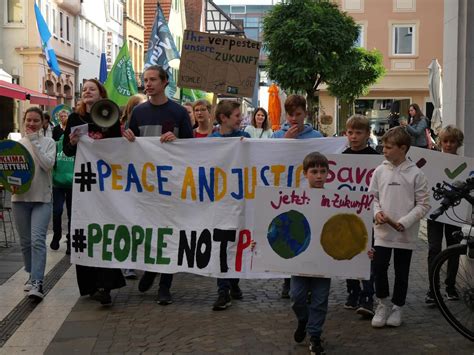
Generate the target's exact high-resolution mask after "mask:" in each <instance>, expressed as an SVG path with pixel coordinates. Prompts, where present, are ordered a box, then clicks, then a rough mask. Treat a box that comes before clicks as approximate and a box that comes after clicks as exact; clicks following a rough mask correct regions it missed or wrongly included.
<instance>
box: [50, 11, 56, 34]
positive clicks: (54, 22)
mask: <svg viewBox="0 0 474 355" xmlns="http://www.w3.org/2000/svg"><path fill="white" fill-rule="evenodd" d="M51 21H52V23H53V26H52V27H53V34H54V35H55V34H56V9H53V14H52V16H51Z"/></svg>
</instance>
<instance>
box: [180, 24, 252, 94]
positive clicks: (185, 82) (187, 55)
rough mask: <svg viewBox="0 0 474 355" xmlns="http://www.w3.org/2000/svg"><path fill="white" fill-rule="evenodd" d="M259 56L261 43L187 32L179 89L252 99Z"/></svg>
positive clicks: (185, 34)
mask: <svg viewBox="0 0 474 355" xmlns="http://www.w3.org/2000/svg"><path fill="white" fill-rule="evenodd" d="M259 55H260V43H259V42H257V41H253V40H251V39H248V38H239V37H233V36H224V35H217V34H211V33H204V32H197V31H191V30H185V31H184V41H183V48H182V51H181V62H180V66H179V77H178V86H179V87H182V88H190V89H200V90H204V91H208V92H213V93H217V94H226V95H231V96H247V97H251V96H252V95H253V90H254V86H255V78H256V76H257V65H258V58H259Z"/></svg>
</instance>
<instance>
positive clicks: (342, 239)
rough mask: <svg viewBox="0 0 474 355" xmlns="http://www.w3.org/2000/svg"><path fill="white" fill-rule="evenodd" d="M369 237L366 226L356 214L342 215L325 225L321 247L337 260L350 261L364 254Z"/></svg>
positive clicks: (333, 217) (331, 219)
mask: <svg viewBox="0 0 474 355" xmlns="http://www.w3.org/2000/svg"><path fill="white" fill-rule="evenodd" d="M368 239H369V237H368V234H367V228H365V224H364V222H363V221H362V219H360V218H359V217H358V216H356V215H355V214H348V213H341V214H337V215H334V216H332V217H331V218H329V219H328V220H327V222H326V223H324V226H323V230H322V232H321V246H322V247H323V249H324V251H325V252H326V254H328V255H329V256H331V257H333V258H334V259H336V260H350V259H352V258H353V257H354V256H356V255H358V254H360V253H361V252H363V251H364V250H365V248H366V246H367V241H368Z"/></svg>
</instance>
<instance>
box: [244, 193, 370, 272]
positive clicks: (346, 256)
mask: <svg viewBox="0 0 474 355" xmlns="http://www.w3.org/2000/svg"><path fill="white" fill-rule="evenodd" d="M373 199H374V196H373V195H372V194H369V193H363V192H352V191H343V192H341V191H334V190H327V189H289V188H270V187H257V199H256V202H255V209H254V211H255V213H256V214H257V216H256V218H255V229H254V236H253V238H254V240H255V242H256V245H255V250H254V257H253V260H252V270H254V271H260V272H268V271H270V272H285V273H288V274H291V275H302V276H320V277H341V278H344V279H347V278H350V279H357V278H364V279H369V275H370V260H369V258H368V256H367V252H368V251H369V250H370V248H371V246H372V241H371V236H372V220H373V211H372V202H373Z"/></svg>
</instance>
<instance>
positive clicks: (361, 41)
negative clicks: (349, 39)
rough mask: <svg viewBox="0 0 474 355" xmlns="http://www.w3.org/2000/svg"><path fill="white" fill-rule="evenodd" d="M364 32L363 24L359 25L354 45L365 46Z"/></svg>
mask: <svg viewBox="0 0 474 355" xmlns="http://www.w3.org/2000/svg"><path fill="white" fill-rule="evenodd" d="M364 32H365V29H364V25H359V36H358V37H357V40H356V41H355V44H354V45H355V46H356V47H362V48H364V47H365V43H364V34H365V33H364Z"/></svg>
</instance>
